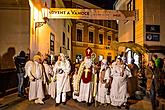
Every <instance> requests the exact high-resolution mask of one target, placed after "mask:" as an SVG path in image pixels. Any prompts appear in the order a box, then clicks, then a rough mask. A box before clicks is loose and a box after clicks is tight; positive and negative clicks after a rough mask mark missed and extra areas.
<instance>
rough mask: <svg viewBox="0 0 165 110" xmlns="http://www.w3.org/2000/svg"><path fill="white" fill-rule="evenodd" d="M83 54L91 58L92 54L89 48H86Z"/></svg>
mask: <svg viewBox="0 0 165 110" xmlns="http://www.w3.org/2000/svg"><path fill="white" fill-rule="evenodd" d="M85 54H86V56H91V54H92V49H91V48H90V47H88V48H87V49H86V50H85Z"/></svg>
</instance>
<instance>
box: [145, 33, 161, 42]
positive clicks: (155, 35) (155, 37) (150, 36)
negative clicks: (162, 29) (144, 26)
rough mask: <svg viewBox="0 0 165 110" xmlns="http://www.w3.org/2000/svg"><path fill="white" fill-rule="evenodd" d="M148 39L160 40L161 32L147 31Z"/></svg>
mask: <svg viewBox="0 0 165 110" xmlns="http://www.w3.org/2000/svg"><path fill="white" fill-rule="evenodd" d="M146 41H160V34H151V33H146Z"/></svg>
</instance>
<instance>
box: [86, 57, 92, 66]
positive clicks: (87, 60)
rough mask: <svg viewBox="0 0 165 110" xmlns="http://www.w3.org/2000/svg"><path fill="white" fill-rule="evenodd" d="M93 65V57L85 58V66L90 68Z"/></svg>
mask: <svg viewBox="0 0 165 110" xmlns="http://www.w3.org/2000/svg"><path fill="white" fill-rule="evenodd" d="M91 66H92V60H91V59H85V67H86V68H90V67H91Z"/></svg>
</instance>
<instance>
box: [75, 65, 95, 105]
mask: <svg viewBox="0 0 165 110" xmlns="http://www.w3.org/2000/svg"><path fill="white" fill-rule="evenodd" d="M82 64H83V63H82ZM82 64H81V65H80V68H81V67H83V66H82ZM91 66H92V65H91ZM92 74H93V75H94V68H92ZM92 78H93V77H92ZM92 80H93V79H92ZM93 88H94V85H93V81H90V82H89V83H84V82H83V81H82V80H81V81H80V92H79V96H78V98H77V100H78V101H79V102H82V101H85V102H87V103H91V102H92V97H93Z"/></svg>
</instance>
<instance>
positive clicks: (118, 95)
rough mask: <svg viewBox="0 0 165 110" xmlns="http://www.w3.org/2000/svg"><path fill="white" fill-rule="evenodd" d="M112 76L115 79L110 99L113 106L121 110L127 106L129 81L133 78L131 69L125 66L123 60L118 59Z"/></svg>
mask: <svg viewBox="0 0 165 110" xmlns="http://www.w3.org/2000/svg"><path fill="white" fill-rule="evenodd" d="M111 76H112V77H113V80H112V84H111V90H110V98H111V105H113V106H116V107H118V108H121V106H122V105H125V107H126V104H127V98H128V95H127V79H128V78H129V77H132V75H131V71H130V70H129V68H128V67H127V66H126V65H124V64H123V62H122V59H121V58H117V59H116V62H114V63H113V64H112V69H111Z"/></svg>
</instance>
